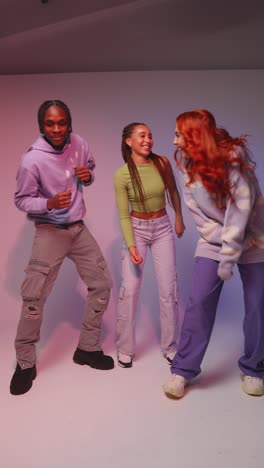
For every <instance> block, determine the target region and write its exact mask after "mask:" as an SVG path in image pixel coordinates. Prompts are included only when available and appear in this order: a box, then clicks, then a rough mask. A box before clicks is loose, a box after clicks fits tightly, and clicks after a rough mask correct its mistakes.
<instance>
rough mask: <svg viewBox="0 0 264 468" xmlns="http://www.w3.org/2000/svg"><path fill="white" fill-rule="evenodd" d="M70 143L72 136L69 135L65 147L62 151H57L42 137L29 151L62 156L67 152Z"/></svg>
mask: <svg viewBox="0 0 264 468" xmlns="http://www.w3.org/2000/svg"><path fill="white" fill-rule="evenodd" d="M69 143H70V135H68V137H67V140H66V143H65V145H64V146H63V148H62V149H55V148H53V146H52V145H51V144H50V143H48V142H47V140H45V138H44V137H43V136H42V135H40V136H39V137H38V139H37V140H36V141H35V142H34V143H33V145H31V146H30V148H29V149H28V151H32V150H37V151H44V152H45V153H52V154H62V153H64V152H65V151H66V149H67V148H68V146H69Z"/></svg>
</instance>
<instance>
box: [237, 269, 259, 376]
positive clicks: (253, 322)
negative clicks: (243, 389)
mask: <svg viewBox="0 0 264 468" xmlns="http://www.w3.org/2000/svg"><path fill="white" fill-rule="evenodd" d="M238 268H239V272H240V276H241V280H242V283H243V288H244V301H245V318H244V324H243V329H244V336H245V347H244V355H243V356H242V357H241V358H240V359H239V361H238V364H239V367H240V369H241V370H242V372H243V373H244V374H246V375H251V376H253V377H260V378H263V377H264V263H249V264H246V265H242V264H240V265H238Z"/></svg>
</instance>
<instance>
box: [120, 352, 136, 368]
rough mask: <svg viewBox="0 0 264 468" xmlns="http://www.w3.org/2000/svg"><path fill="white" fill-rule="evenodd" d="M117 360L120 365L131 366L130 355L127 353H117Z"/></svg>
mask: <svg viewBox="0 0 264 468" xmlns="http://www.w3.org/2000/svg"><path fill="white" fill-rule="evenodd" d="M117 362H118V365H119V366H120V367H124V368H126V369H129V367H132V364H133V360H132V356H129V355H128V354H123V353H118V354H117Z"/></svg>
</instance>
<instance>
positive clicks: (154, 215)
mask: <svg viewBox="0 0 264 468" xmlns="http://www.w3.org/2000/svg"><path fill="white" fill-rule="evenodd" d="M166 214H167V212H166V208H161V209H160V210H159V211H150V212H149V213H142V212H141V211H135V210H132V211H131V212H130V216H133V218H138V219H155V218H161V217H162V216H165V215H166Z"/></svg>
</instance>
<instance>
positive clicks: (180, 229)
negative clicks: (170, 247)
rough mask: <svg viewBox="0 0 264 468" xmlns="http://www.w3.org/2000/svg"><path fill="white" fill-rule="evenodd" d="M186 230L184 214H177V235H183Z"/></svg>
mask: <svg viewBox="0 0 264 468" xmlns="http://www.w3.org/2000/svg"><path fill="white" fill-rule="evenodd" d="M184 231H185V226H184V222H183V217H182V215H176V217H175V232H176V235H177V237H181V236H182V235H183V233H184Z"/></svg>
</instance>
